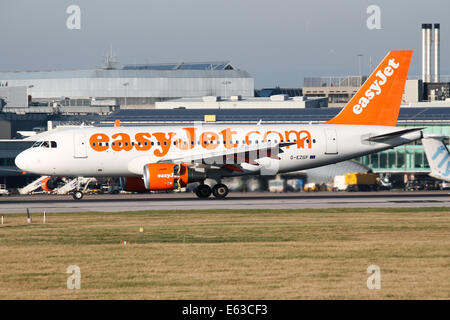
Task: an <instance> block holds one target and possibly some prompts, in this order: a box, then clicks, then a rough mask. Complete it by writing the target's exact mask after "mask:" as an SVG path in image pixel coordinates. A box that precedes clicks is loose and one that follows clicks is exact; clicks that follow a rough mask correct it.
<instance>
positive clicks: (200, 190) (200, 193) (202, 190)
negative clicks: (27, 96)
mask: <svg viewBox="0 0 450 320" xmlns="http://www.w3.org/2000/svg"><path fill="white" fill-rule="evenodd" d="M211 192H212V191H211V188H210V187H209V186H208V185H207V184H201V185H199V186H198V187H197V188H196V189H195V194H196V195H197V197H199V198H208V197H209V196H210V195H211Z"/></svg>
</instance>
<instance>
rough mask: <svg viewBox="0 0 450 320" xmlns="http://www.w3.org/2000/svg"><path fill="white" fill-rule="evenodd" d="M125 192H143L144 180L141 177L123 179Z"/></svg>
mask: <svg viewBox="0 0 450 320" xmlns="http://www.w3.org/2000/svg"><path fill="white" fill-rule="evenodd" d="M124 190H125V191H131V192H145V191H147V189H145V185H144V180H142V178H141V177H126V178H125V187H124Z"/></svg>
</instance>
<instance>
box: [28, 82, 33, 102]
mask: <svg viewBox="0 0 450 320" xmlns="http://www.w3.org/2000/svg"><path fill="white" fill-rule="evenodd" d="M31 88H34V85H33V84H30V85H29V86H28V89H30V94H29V96H30V97H31V99H30V101H28V105H30V104H31V102H32V100H33V94H32V93H31ZM27 98H28V97H27Z"/></svg>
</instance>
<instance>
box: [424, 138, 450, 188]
mask: <svg viewBox="0 0 450 320" xmlns="http://www.w3.org/2000/svg"><path fill="white" fill-rule="evenodd" d="M444 138H445V137H443V136H432V135H427V136H426V137H424V138H423V139H422V144H423V148H424V149H425V155H426V156H427V160H428V163H429V165H430V169H431V172H430V174H429V175H430V176H431V177H433V178H436V179H438V180H443V181H447V182H450V152H449V150H448V149H447V146H446V145H445V144H444V142H443V140H444Z"/></svg>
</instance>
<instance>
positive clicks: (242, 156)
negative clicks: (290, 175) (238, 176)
mask: <svg viewBox="0 0 450 320" xmlns="http://www.w3.org/2000/svg"><path fill="white" fill-rule="evenodd" d="M293 144H296V143H295V142H281V143H280V142H279V143H274V142H263V143H259V144H255V145H250V146H241V147H237V148H232V149H227V150H220V151H218V150H202V151H201V152H198V153H194V154H189V155H183V156H179V157H173V158H164V159H161V160H159V161H158V163H183V164H192V165H193V166H195V167H197V168H205V169H206V170H210V169H215V170H220V169H227V170H229V171H238V172H243V171H244V170H243V169H242V167H241V164H243V163H248V164H252V165H259V163H258V159H261V158H265V157H268V158H272V159H279V157H278V154H280V153H283V150H282V148H283V147H286V146H289V145H293ZM149 162H151V158H150V157H149V156H142V157H138V158H135V159H133V160H132V161H131V162H130V163H129V164H128V170H129V171H130V172H132V173H134V174H136V175H141V174H142V168H143V167H144V165H146V164H148V163H149Z"/></svg>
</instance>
